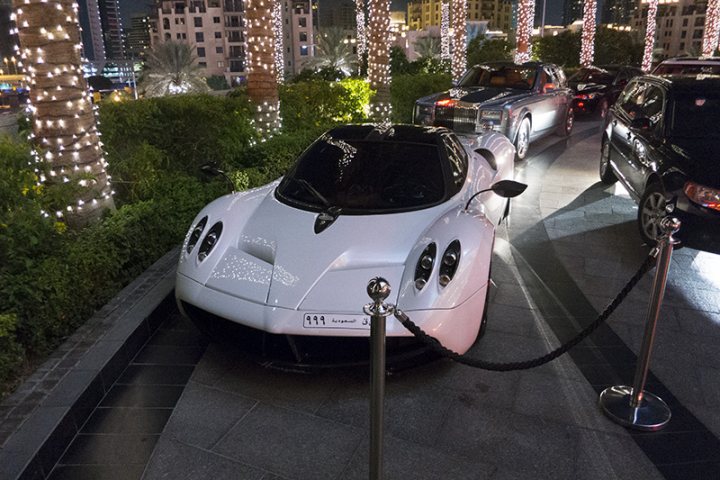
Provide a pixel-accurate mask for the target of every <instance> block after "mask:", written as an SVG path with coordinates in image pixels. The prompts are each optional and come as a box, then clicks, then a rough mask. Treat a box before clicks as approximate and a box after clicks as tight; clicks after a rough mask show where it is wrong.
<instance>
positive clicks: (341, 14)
mask: <svg viewBox="0 0 720 480" xmlns="http://www.w3.org/2000/svg"><path fill="white" fill-rule="evenodd" d="M317 6H318V8H317V12H318V15H317V25H316V27H317V28H318V29H320V30H322V29H323V28H328V27H337V28H342V29H343V30H355V28H356V16H355V1H354V0H318V3H317Z"/></svg>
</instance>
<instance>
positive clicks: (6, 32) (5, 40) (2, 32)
mask: <svg viewBox="0 0 720 480" xmlns="http://www.w3.org/2000/svg"><path fill="white" fill-rule="evenodd" d="M11 13H12V1H11V0H0V57H2V58H9V57H11V56H12V55H14V54H15V48H14V45H17V36H15V35H10V30H11V29H14V28H15V25H14V23H13V22H12V21H11V20H10V14H11ZM0 68H1V67H0Z"/></svg>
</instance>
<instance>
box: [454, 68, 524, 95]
mask: <svg viewBox="0 0 720 480" xmlns="http://www.w3.org/2000/svg"><path fill="white" fill-rule="evenodd" d="M536 75H537V70H536V69H535V68H527V67H521V66H503V67H489V66H487V65H479V66H476V67H473V68H471V69H470V70H468V72H467V73H466V74H465V75H463V77H462V78H461V79H460V82H459V84H458V86H459V87H497V88H513V89H517V90H530V89H532V87H533V85H535V76H536Z"/></svg>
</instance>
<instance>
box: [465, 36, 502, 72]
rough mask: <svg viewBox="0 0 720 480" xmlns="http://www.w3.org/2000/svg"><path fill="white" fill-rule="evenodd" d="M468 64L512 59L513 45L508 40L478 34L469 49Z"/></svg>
mask: <svg viewBox="0 0 720 480" xmlns="http://www.w3.org/2000/svg"><path fill="white" fill-rule="evenodd" d="M467 58H468V65H477V64H479V63H487V62H498V61H509V60H512V45H510V43H509V42H508V41H506V40H502V39H489V38H485V37H484V36H478V37H475V38H473V39H472V40H471V41H470V44H469V45H468V49H467Z"/></svg>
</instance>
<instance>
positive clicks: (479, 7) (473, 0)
mask: <svg viewBox="0 0 720 480" xmlns="http://www.w3.org/2000/svg"><path fill="white" fill-rule="evenodd" d="M442 3H443V0H414V1H411V2H409V3H408V7H407V12H408V17H407V23H408V26H409V27H410V29H411V30H423V29H426V28H428V27H437V26H440V23H441V20H442V18H441V16H442V13H441V12H442ZM467 12H468V18H467V19H468V21H482V20H486V21H487V22H488V28H489V29H492V30H502V31H504V32H508V31H510V28H511V26H512V3H511V2H510V0H468V2H467Z"/></svg>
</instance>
